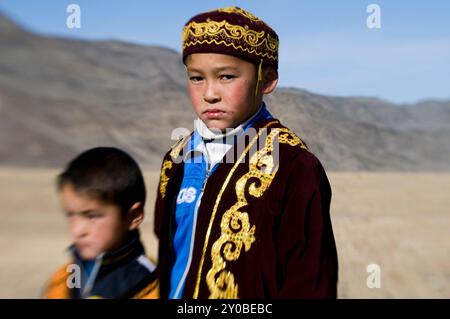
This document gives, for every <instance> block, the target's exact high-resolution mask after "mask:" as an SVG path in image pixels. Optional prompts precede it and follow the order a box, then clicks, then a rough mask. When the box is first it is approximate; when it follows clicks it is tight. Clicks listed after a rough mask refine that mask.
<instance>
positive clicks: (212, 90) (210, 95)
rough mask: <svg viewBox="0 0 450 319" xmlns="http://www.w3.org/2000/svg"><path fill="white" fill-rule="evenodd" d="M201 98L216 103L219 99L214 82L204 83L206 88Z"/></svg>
mask: <svg viewBox="0 0 450 319" xmlns="http://www.w3.org/2000/svg"><path fill="white" fill-rule="evenodd" d="M203 100H204V101H205V102H208V103H217V102H219V101H220V95H219V93H218V91H217V88H216V86H215V85H214V83H212V82H210V83H208V84H207V85H206V90H205V94H204V95H203Z"/></svg>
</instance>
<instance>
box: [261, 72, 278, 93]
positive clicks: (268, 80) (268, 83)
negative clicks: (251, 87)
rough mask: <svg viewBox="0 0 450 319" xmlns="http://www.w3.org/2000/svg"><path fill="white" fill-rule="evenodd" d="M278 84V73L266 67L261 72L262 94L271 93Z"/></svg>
mask: <svg viewBox="0 0 450 319" xmlns="http://www.w3.org/2000/svg"><path fill="white" fill-rule="evenodd" d="M277 84H278V72H277V71H276V70H275V69H274V68H271V67H268V68H267V69H265V70H264V71H263V85H262V93H263V94H269V93H272V92H273V91H274V90H275V88H276V87H277Z"/></svg>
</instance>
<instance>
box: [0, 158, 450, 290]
mask: <svg viewBox="0 0 450 319" xmlns="http://www.w3.org/2000/svg"><path fill="white" fill-rule="evenodd" d="M57 173H58V172H57V171H56V170H43V169H23V168H11V167H0V252H1V257H0V298H37V297H39V293H40V290H41V288H42V285H43V283H44V282H45V280H46V279H47V278H48V276H49V275H50V274H51V273H52V272H53V271H54V270H55V268H57V267H58V266H59V265H60V264H61V263H63V262H64V261H65V260H66V256H65V254H64V249H65V248H66V247H67V246H68V245H69V237H68V235H67V232H66V230H67V227H66V223H65V220H64V216H63V214H62V213H61V211H60V208H59V204H58V201H57V197H56V193H55V190H54V185H53V183H54V177H55V176H56V174H57ZM145 177H146V181H147V187H148V192H149V201H148V205H147V210H146V211H147V218H146V221H145V222H144V224H143V226H142V228H141V230H142V236H143V240H144V244H145V246H146V248H147V252H148V255H149V256H151V257H156V240H155V238H154V237H153V235H152V219H153V217H152V207H153V201H154V197H155V196H154V195H155V188H156V183H157V180H158V173H156V172H146V173H145ZM329 178H330V182H331V184H332V188H333V201H332V222H333V227H334V232H335V237H336V242H337V246H338V254H339V266H340V270H339V276H340V278H339V297H340V298H450V286H449V283H450V235H449V234H450V232H449V230H450V196H449V195H450V173H446V174H442V173H435V174H434V173H334V172H331V173H329ZM372 263H374V264H377V265H379V266H380V274H381V277H380V278H381V280H380V282H381V287H380V288H368V286H367V283H366V281H367V277H368V276H369V275H370V274H369V273H368V272H367V271H366V267H367V266H368V265H369V264H372Z"/></svg>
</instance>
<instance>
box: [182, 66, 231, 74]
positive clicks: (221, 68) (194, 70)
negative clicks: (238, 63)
mask: <svg viewBox="0 0 450 319" xmlns="http://www.w3.org/2000/svg"><path fill="white" fill-rule="evenodd" d="M187 70H188V71H189V72H197V73H203V72H202V70H199V69H196V68H189V67H188V68H187ZM227 70H230V71H238V70H239V68H237V67H235V66H229V65H225V66H221V67H218V68H215V69H214V72H221V71H227Z"/></svg>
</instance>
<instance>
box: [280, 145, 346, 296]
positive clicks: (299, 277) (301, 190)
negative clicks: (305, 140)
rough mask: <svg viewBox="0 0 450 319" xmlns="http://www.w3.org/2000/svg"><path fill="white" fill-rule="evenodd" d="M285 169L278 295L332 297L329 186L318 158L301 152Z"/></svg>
mask: <svg viewBox="0 0 450 319" xmlns="http://www.w3.org/2000/svg"><path fill="white" fill-rule="evenodd" d="M291 163H292V165H291V168H290V173H289V178H288V180H287V187H286V188H285V189H284V192H283V196H282V199H283V202H282V212H281V215H280V216H279V223H278V227H277V231H276V244H277V248H278V256H277V263H278V269H279V278H278V283H279V289H278V297H279V298H308V299H309V298H313V299H316V298H336V296H337V279H338V262H337V252H336V245H335V240H334V235H333V230H332V226H331V220H330V201H331V188H330V184H329V182H328V178H327V176H326V173H325V170H324V169H323V167H322V165H321V163H320V162H319V160H318V159H317V158H316V157H315V156H314V155H313V154H312V153H309V152H308V151H306V150H305V151H302V153H300V154H299V155H298V156H297V157H296V158H295V160H293V161H292V162H291Z"/></svg>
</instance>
